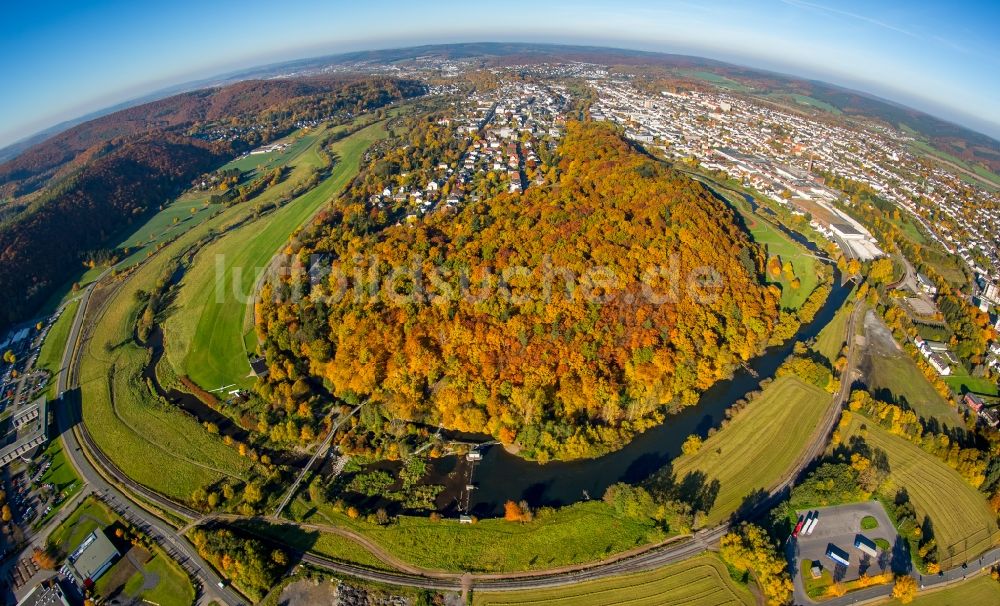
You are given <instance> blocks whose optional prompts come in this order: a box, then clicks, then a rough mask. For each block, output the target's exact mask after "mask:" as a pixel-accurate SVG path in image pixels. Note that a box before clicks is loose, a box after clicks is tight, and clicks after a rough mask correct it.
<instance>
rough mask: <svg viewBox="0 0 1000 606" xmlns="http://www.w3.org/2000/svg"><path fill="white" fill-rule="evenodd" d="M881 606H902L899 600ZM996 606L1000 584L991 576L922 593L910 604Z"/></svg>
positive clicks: (979, 577) (916, 605)
mask: <svg viewBox="0 0 1000 606" xmlns="http://www.w3.org/2000/svg"><path fill="white" fill-rule="evenodd" d="M878 604H880V605H881V606H902V602H900V601H899V600H888V601H885V602H878ZM957 604H961V605H962V606H994V605H995V604H1000V583H998V582H996V581H994V580H993V579H991V578H990V576H989V575H987V574H983V575H979V576H977V577H976V578H974V579H971V580H969V581H965V582H962V583H959V584H958V585H952V586H950V587H945V588H944V589H937V590H932V591H922V592H920V593H918V594H917V597H916V598H915V599H914V600H913V601H912V602H910V606H956V605H957Z"/></svg>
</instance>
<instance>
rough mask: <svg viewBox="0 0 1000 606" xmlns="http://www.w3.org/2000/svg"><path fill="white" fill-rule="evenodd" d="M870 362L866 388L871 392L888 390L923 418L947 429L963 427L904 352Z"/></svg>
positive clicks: (875, 357) (880, 355)
mask: <svg viewBox="0 0 1000 606" xmlns="http://www.w3.org/2000/svg"><path fill="white" fill-rule="evenodd" d="M869 359H870V361H871V372H870V373H869V374H870V376H869V377H868V382H869V385H868V387H869V388H870V389H871V390H872V391H873V392H877V391H879V390H883V389H884V390H888V391H889V392H891V393H892V396H893V398H895V399H897V400H902V399H905V400H906V402H907V404H908V405H909V406H910V407H911V408H913V411H914V412H916V413H917V414H918V415H920V416H922V417H924V418H927V419H937V420H938V421H940V422H941V423H945V424H947V425H948V426H949V427H960V426H961V425H962V417H961V415H959V414H958V411H957V410H955V408H954V407H953V406H952V405H951V404H949V403H948V402H947V401H946V400H945V399H944V398H942V397H941V394H939V393H938V392H937V391H936V390H935V389H934V386H933V385H931V384H930V383H929V382H928V381H927V378H926V377H924V375H923V373H922V372H920V369H919V368H917V365H916V363H915V362H914V361H913V360H912V359H910V356H908V355H906V352H904V351H897V352H894V353H893V354H892V355H883V353H872V355H871V356H870V358H869Z"/></svg>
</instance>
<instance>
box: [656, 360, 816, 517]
mask: <svg viewBox="0 0 1000 606" xmlns="http://www.w3.org/2000/svg"><path fill="white" fill-rule="evenodd" d="M832 398H833V396H831V395H830V394H828V393H826V392H825V391H823V390H822V389H819V388H818V387H814V386H812V385H808V384H806V383H804V382H802V381H801V380H799V379H798V378H796V377H781V378H779V379H776V380H775V381H774V382H773V383H771V384H770V385H768V386H767V388H766V389H765V390H764V392H763V393H762V394H761V395H760V396H759V397H758V398H757V399H756V400H754V401H753V402H752V403H751V404H750V405H749V406H748V407H747V408H746V409H745V410H744V411H743V412H741V413H740V414H738V415H737V416H736V417H735V418H734V419H733V420H732V422H731V423H730V424H729V425H728V426H726V427H725V428H724V429H722V430H720V431H718V432H716V433H715V435H713V436H711V437H710V438H708V439H706V440H705V442H704V444H702V446H701V448H700V449H699V450H698V452H696V453H694V454H693V455H681V456H680V457H678V458H677V459H675V460H674V462H673V471H674V475H675V477H676V478H677V481H679V482H682V481H683V479H684V477H685V476H687V475H688V474H693V473H701V474H704V477H705V481H706V483H709V482H712V481H714V480H717V481H718V482H719V492H718V495H717V496H716V498H715V502H714V505H713V506H712V508H711V510H710V511H709V512H708V516H707V518H706V520H705V521H704V525H705V526H706V527H711V526H714V525H716V524H718V523H719V522H722V521H724V520H726V519H727V518H728V517H729V516H730V515H731V514H733V513H734V512H735V511H737V510H738V509H739V508H740V506H741V505H742V504H743V501H744V499H745V498H746V497H747V496H749V495H751V494H752V493H754V492H756V491H761V490H762V491H766V490H768V489H769V488H771V487H773V486H774V485H775V484H777V483H778V482H779V481H780V480H781V477H782V475H784V473H785V472H786V471H787V470H788V469H789V468H791V466H792V465H793V464H794V463H795V461H796V459H797V458H798V456H799V454H800V453H801V452H802V449H803V448H804V447H805V446H806V444H807V442H808V441H809V439H810V438H811V437H812V435H813V432H814V430H815V428H816V427H817V426H818V425H819V422H820V419H821V418H822V417H823V413H825V412H826V411H827V410H829V407H830V405H831V402H832Z"/></svg>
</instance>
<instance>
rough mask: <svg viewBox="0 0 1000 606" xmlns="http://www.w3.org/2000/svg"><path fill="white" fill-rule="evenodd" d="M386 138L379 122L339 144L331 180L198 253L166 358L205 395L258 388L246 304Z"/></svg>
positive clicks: (170, 328)
mask: <svg viewBox="0 0 1000 606" xmlns="http://www.w3.org/2000/svg"><path fill="white" fill-rule="evenodd" d="M383 136H385V129H384V126H383V124H375V125H372V126H369V127H368V128H365V129H363V130H361V131H359V132H357V133H355V134H354V135H352V136H350V137H348V138H346V139H343V140H341V141H339V142H337V143H336V144H335V145H334V149H335V152H336V153H337V155H338V156H339V160H338V162H337V164H336V165H335V167H334V169H333V173H332V175H331V176H330V178H328V179H327V180H325V181H324V182H323V183H321V184H320V185H319V186H317V187H316V188H315V189H313V190H312V191H310V192H308V193H306V194H304V195H302V196H301V197H299V198H298V199H296V200H295V201H293V202H291V203H289V204H287V205H286V206H284V207H283V208H281V209H280V210H278V211H276V212H275V213H274V214H273V215H272V216H271V217H270V218H268V219H267V220H265V221H255V222H252V223H249V224H247V225H245V226H243V227H240V228H238V229H235V230H233V231H232V232H230V233H228V234H226V235H225V236H223V237H221V238H219V239H218V240H216V241H215V242H213V243H212V244H210V245H209V246H207V247H205V249H204V250H202V251H201V252H200V253H199V254H198V255H197V257H196V260H195V262H194V264H193V265H192V266H191V267H190V268H189V270H188V271H187V273H186V274H185V276H184V279H183V281H182V283H181V287H180V292H179V294H178V297H177V303H176V309H178V310H181V312H180V313H174V314H172V315H171V317H170V318H169V320H168V321H167V323H166V334H167V335H168V339H167V355H168V359H169V360H170V362H171V364H172V365H173V366H174V368H175V369H176V370H177V371H178V372H179V373H180V374H184V375H188V376H190V377H191V379H192V380H194V381H195V382H196V383H198V384H199V385H201V386H202V387H204V388H205V389H215V388H218V387H222V386H225V385H230V384H236V385H239V386H242V387H248V386H250V385H251V384H252V382H253V379H252V378H248V373H249V371H250V367H249V364H248V363H247V351H246V346H245V345H244V342H245V337H246V334H247V332H248V331H249V330H251V329H252V326H249V325H248V324H247V319H248V315H249V314H248V312H247V306H248V305H249V303H250V302H251V300H252V295H253V289H254V285H255V284H256V282H257V278H258V276H259V275H260V272H261V271H263V269H264V268H265V267H266V266H267V265H268V264H269V262H270V261H271V259H272V258H273V257H274V255H275V254H276V253H277V252H278V251H279V249H280V248H281V246H282V245H283V244H284V243H285V242H286V241H287V240H288V237H289V236H290V235H291V234H292V232H294V231H295V230H296V229H298V228H299V227H300V226H301V225H302V224H303V223H304V222H305V221H306V220H307V219H308V218H309V217H310V216H311V215H312V214H313V213H315V212H316V210H317V209H318V208H320V207H321V206H322V205H323V204H324V203H326V202H327V201H328V200H330V199H331V198H332V197H333V196H334V195H336V194H337V192H339V191H340V190H341V189H342V188H343V187H344V186H345V185H346V184H347V183H348V182H349V181H350V180H351V179H352V178H353V177H354V175H356V174H357V172H358V166H359V162H360V160H361V155H362V154H363V153H364V151H365V150H366V149H367V148H368V147H369V146H370V145H371V144H372V143H373V142H374V141H376V140H377V139H379V138H381V137H383ZM310 149H312V148H310ZM303 156H305V157H307V156H309V152H308V151H307V152H306V153H304V154H303ZM220 281H221V282H220Z"/></svg>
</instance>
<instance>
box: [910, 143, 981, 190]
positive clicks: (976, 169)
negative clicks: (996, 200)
mask: <svg viewBox="0 0 1000 606" xmlns="http://www.w3.org/2000/svg"><path fill="white" fill-rule="evenodd" d="M907 130H909V129H907ZM911 133H912V131H911ZM911 145H912V147H913V148H914V149H915V150H916V151H917V152H918V153H923V154H924V155H928V156H933V157H935V158H939V159H941V160H945V161H947V162H951V163H952V164H955V165H958V166H961V167H962V168H964V169H966V170H968V171H971V172H973V173H976V174H977V175H979V176H980V177H982V178H983V179H986V180H987V181H988V182H989V183H990V184H992V186H993V187H1000V175H998V174H996V173H994V172H992V171H990V170H988V169H986V167H984V166H982V165H980V164H979V163H975V164H969V163H968V162H966V161H965V160H963V159H961V158H959V157H957V156H955V155H953V154H949V153H948V152H945V151H942V150H940V149H938V148H936V147H934V146H933V145H931V144H930V143H927V142H926V141H921V140H919V139H918V140H916V141H913V142H912V143H911ZM977 184H979V185H982V183H981V182H977Z"/></svg>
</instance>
